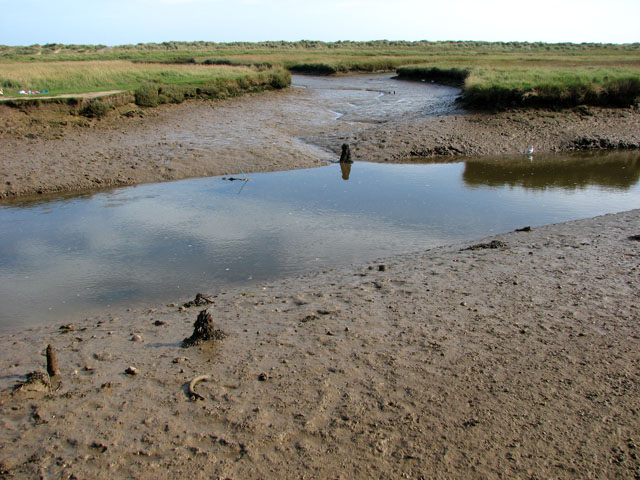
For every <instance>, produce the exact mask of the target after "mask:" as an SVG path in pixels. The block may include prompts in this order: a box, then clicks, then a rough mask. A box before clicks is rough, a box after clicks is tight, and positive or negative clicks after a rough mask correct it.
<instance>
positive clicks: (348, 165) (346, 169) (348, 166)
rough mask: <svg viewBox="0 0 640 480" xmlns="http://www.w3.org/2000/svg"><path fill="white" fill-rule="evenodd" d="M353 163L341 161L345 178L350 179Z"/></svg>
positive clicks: (341, 169)
mask: <svg viewBox="0 0 640 480" xmlns="http://www.w3.org/2000/svg"><path fill="white" fill-rule="evenodd" d="M351 165H353V162H340V171H341V172H342V179H343V180H349V175H351Z"/></svg>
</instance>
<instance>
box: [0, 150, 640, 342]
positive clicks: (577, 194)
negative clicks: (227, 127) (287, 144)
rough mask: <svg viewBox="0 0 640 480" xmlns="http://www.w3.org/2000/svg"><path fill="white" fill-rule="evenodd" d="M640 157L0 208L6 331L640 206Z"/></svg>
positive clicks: (380, 171)
mask: <svg viewBox="0 0 640 480" xmlns="http://www.w3.org/2000/svg"><path fill="white" fill-rule="evenodd" d="M639 155H640V154H638V153H637V152H636V153H631V154H609V155H588V156H586V157H585V158H583V159H582V160H580V159H579V158H578V157H575V156H570V157H556V158H554V159H552V158H543V157H540V156H536V158H535V159H534V161H533V163H532V164H531V163H530V162H529V160H528V159H527V158H526V157H525V156H521V157H520V158H516V159H503V158H497V159H488V160H477V159H472V160H468V161H466V162H463V161H460V160H455V161H451V162H448V163H443V162H433V161H432V162H423V163H417V162H415V163H411V164H371V163H366V162H358V165H357V169H358V170H357V176H355V177H354V176H350V173H351V170H350V169H351V167H352V164H350V163H342V164H339V166H338V165H336V164H331V165H329V166H326V167H322V168H316V169H311V170H298V171H290V172H277V173H268V174H253V175H249V178H250V181H249V182H235V181H234V182H232V181H228V180H223V179H222V178H220V177H215V178H206V179H196V180H186V181H181V182H171V183H164V184H154V185H142V186H138V187H130V188H122V189H116V190H113V191H110V192H99V193H94V194H91V195H82V196H76V197H72V198H65V199H60V200H48V201H44V200H40V201H39V202H32V203H29V202H24V203H22V204H18V203H14V204H11V205H5V206H0V305H2V307H3V308H2V309H0V330H2V329H6V328H8V327H11V326H16V325H18V324H28V323H37V322H40V323H44V322H49V321H50V322H53V321H63V320H64V321H73V320H74V318H79V317H85V316H87V315H90V314H91V313H90V312H91V311H92V310H96V309H97V310H100V309H103V308H105V307H106V306H107V305H111V306H114V307H133V306H135V304H136V303H138V302H145V303H153V302H158V301H160V302H168V301H175V300H179V299H180V298H184V297H188V296H192V295H193V294H195V292H197V291H205V292H213V291H215V290H217V289H224V288H227V287H229V286H231V285H249V284H251V283H255V282H261V281H264V280H268V279H275V278H279V277H283V276H288V275H293V274H299V273H303V272H308V271H314V270H320V269H326V268H331V267H334V266H339V265H345V264H351V263H362V262H368V261H371V260H372V259H375V258H377V257H381V256H386V255H392V254H402V253H405V252H411V251H416V250H423V249H425V248H430V247H433V246H436V245H442V244H446V243H452V242H457V241H462V240H467V239H475V238H480V237H483V236H486V235H489V234H492V233H497V232H505V231H510V230H513V229H515V228H517V227H522V226H523V225H532V226H536V225H541V224H545V223H552V222H559V221H564V220H571V219H576V218H584V217H589V216H594V215H600V214H604V213H609V212H616V211H622V210H628V209H631V208H637V207H640V187H639V185H638V182H639V176H640V175H639V167H638V164H639V161H638V157H639ZM338 176H340V177H341V178H338ZM345 177H347V178H350V181H348V182H345V181H343V180H342V179H344V178H345ZM239 184H241V185H239ZM244 185H246V186H247V188H245V189H244V190H243V191H242V195H238V190H239V188H240V187H242V186H244ZM576 185H578V186H579V187H580V188H576Z"/></svg>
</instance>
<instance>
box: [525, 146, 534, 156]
mask: <svg viewBox="0 0 640 480" xmlns="http://www.w3.org/2000/svg"><path fill="white" fill-rule="evenodd" d="M524 153H525V154H526V155H531V154H533V147H529V148H528V149H527V151H526V152H524Z"/></svg>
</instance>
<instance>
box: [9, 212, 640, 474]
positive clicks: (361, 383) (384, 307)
mask: <svg viewBox="0 0 640 480" xmlns="http://www.w3.org/2000/svg"><path fill="white" fill-rule="evenodd" d="M639 220H640V211H639V210H635V211H631V212H625V213H621V214H617V215H607V216H604V217H597V218H593V219H588V220H581V221H577V222H570V223H565V224H559V225H551V226H545V227H539V228H538V227H536V228H532V229H531V230H529V231H519V232H513V233H510V234H506V235H499V236H496V237H492V238H490V239H484V240H476V241H474V242H468V243H463V244H457V245H451V246H446V247H441V248H436V249H432V250H428V251H424V252H419V253H416V254H412V255H404V256H398V257H393V258H387V259H385V260H379V261H377V262H370V263H363V264H360V265H358V266H350V267H345V268H340V269H337V270H330V271H325V272H321V273H316V274H309V275H306V276H302V277H295V278H290V279H285V280H282V281H279V282H272V283H265V284H262V285H260V286H255V287H252V288H236V289H232V290H229V291H227V292H224V293H220V294H215V295H212V298H211V300H212V303H209V304H207V305H206V306H194V307H191V308H187V307H185V306H184V305H183V303H184V302H185V301H186V300H188V299H187V298H174V299H167V303H165V304H158V305H149V306H148V307H147V308H144V309H135V308H134V309H129V310H115V311H112V312H105V313H103V314H100V315H97V316H94V317H90V318H87V319H86V320H83V321H79V322H76V323H75V324H74V325H61V326H57V325H56V326H42V327H37V328H32V329H25V330H23V331H20V332H16V333H15V334H13V335H3V336H1V337H0V348H1V350H2V352H3V353H2V355H0V370H1V371H2V372H4V373H3V374H2V375H1V376H0V425H1V426H2V428H1V429H0V443H1V444H2V448H0V476H2V477H3V478H20V479H22V478H25V479H26V478H105V476H107V477H109V478H115V479H119V478H141V479H152V478H167V479H173V478H176V479H178V478H180V479H182V478H202V479H205V478H207V479H209V478H234V479H236V478H238V479H240V478H308V479H325V478H385V479H387V478H388V479H391V478H413V479H419V478H433V479H452V478H460V479H463V478H464V479H467V478H531V479H536V478H560V479H574V478H636V477H637V473H638V471H639V469H640V461H639V458H638V448H640V447H639V445H640V444H639V442H640V434H639V432H640V420H639V418H638V398H639V395H640V391H639V382H640V378H639V375H638V371H639V370H638V364H639V362H640V357H639V354H638V352H640V349H639V347H640V340H639V338H640V337H639V335H638V317H639V313H640V312H639V309H638V304H637V303H638V302H637V292H638V289H639V288H640V285H639V276H638V262H637V259H638V253H639V248H640V243H639V242H638V241H637V240H633V239H632V238H631V237H634V236H637V235H638V234H639V233H640V232H639V230H638V225H640V223H639ZM479 241H480V243H481V244H487V245H491V244H492V243H494V244H495V245H496V247H497V248H490V247H489V248H479V247H478V246H477V245H478V242H479ZM577 266H580V268H577ZM191 299H193V296H191ZM168 302H172V303H168ZM203 308H208V311H209V312H210V313H211V315H212V317H213V321H214V322H215V327H216V328H219V329H221V330H222V331H223V332H225V334H226V337H225V338H224V339H221V340H220V339H216V340H213V341H211V342H206V343H205V344H202V345H201V346H199V347H189V348H183V347H181V341H182V339H184V338H186V337H188V336H189V335H190V334H191V332H192V331H193V328H194V320H195V319H196V317H197V316H198V315H199V313H200V312H201V311H202V309H203ZM47 344H51V345H53V347H54V348H55V350H56V353H57V363H58V366H59V370H60V378H61V385H60V387H59V388H57V389H53V388H50V387H47V385H44V384H42V385H44V386H42V387H38V388H37V389H36V388H27V387H23V388H19V389H17V390H15V391H13V390H12V386H13V385H20V384H22V383H24V382H25V381H27V382H28V381H29V378H31V377H32V376H31V377H30V376H29V375H30V372H34V371H41V372H42V371H43V369H44V366H45V358H44V355H43V352H44V350H45V348H46V346H47ZM42 375H46V373H42ZM196 384H197V385H196Z"/></svg>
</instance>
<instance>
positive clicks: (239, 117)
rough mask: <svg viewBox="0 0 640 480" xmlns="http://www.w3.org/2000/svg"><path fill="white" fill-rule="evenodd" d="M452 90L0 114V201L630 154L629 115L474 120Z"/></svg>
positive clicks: (338, 86) (632, 117)
mask: <svg viewBox="0 0 640 480" xmlns="http://www.w3.org/2000/svg"><path fill="white" fill-rule="evenodd" d="M456 95H457V90H456V89H453V88H450V87H443V86H438V85H433V84H425V83H420V82H407V81H399V80H394V79H392V78H391V76H390V75H362V76H347V77H338V78H326V77H303V76H294V86H293V87H291V88H289V89H287V90H286V91H279V92H268V93H261V94H256V95H249V96H245V97H241V98H236V99H231V100H226V101H223V102H202V101H198V102H188V103H184V104H181V105H169V106H162V107H159V108H156V109H153V110H140V109H138V108H137V107H135V105H125V106H123V107H121V108H120V109H118V110H117V111H115V112H112V114H111V115H110V116H109V117H108V118H105V119H102V120H88V119H85V118H83V117H71V116H69V118H68V120H65V121H62V122H61V121H60V119H59V117H56V119H55V120H53V119H52V117H50V116H49V115H48V112H47V111H46V109H45V108H33V109H30V110H29V111H22V110H18V109H12V108H9V107H7V106H0V107H1V108H2V110H1V115H0V150H1V151H2V153H3V155H2V158H1V159H0V198H11V197H16V196H22V195H33V194H44V193H50V192H70V191H84V190H95V189H100V188H107V187H111V186H118V185H131V184H138V183H145V182H156V181H167V180H176V179H182V178H188V177H201V176H211V175H225V174H235V173H239V172H240V171H245V172H264V171H276V170H285V169H294V168H307V167H313V166H318V165H322V164H323V163H324V162H325V161H327V160H331V161H335V160H337V159H338V158H339V156H340V149H341V145H342V144H343V143H349V144H350V145H351V149H352V153H353V158H354V160H355V161H359V160H366V161H374V162H383V161H407V160H409V159H411V158H412V157H423V158H424V157H434V156H441V155H445V156H450V155H485V154H513V153H521V152H524V151H525V150H526V149H527V148H529V146H531V145H535V148H536V151H537V152H549V151H564V150H576V149H578V150H581V149H600V148H619V147H624V148H637V147H638V145H639V144H640V133H639V132H640V114H639V113H638V112H637V111H635V110H632V109H594V108H590V109H587V108H582V109H576V110H571V111H562V112H550V111H535V112H532V111H514V112H504V113H499V114H495V115H494V114H489V113H483V114H472V113H469V112H464V111H461V110H458V109H457V108H456V106H455V104H454V99H455V97H456Z"/></svg>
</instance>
